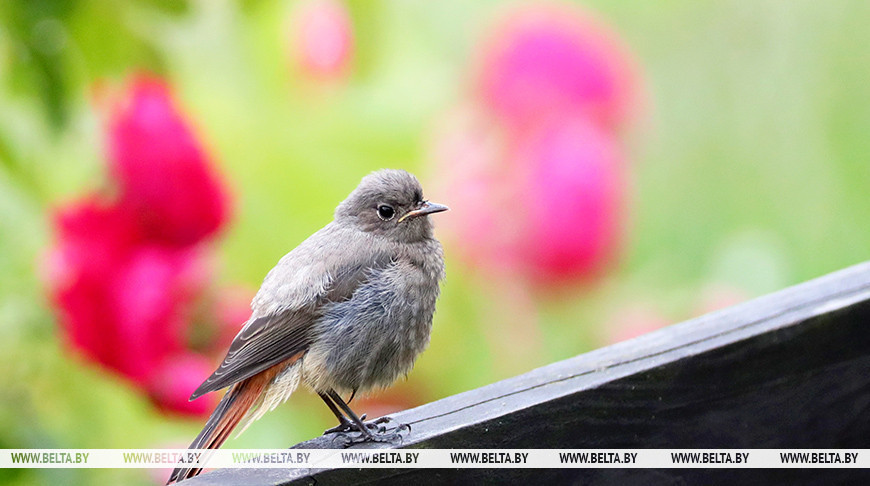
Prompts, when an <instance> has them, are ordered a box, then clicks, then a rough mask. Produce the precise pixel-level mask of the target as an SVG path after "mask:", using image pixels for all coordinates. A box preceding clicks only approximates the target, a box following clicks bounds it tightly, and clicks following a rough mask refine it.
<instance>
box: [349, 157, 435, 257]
mask: <svg viewBox="0 0 870 486" xmlns="http://www.w3.org/2000/svg"><path fill="white" fill-rule="evenodd" d="M446 210H447V206H444V205H442V204H437V203H433V202H430V201H427V200H425V199H424V198H423V189H422V188H421V187H420V182H419V181H418V180H417V178H416V177H414V176H413V175H411V174H409V173H408V172H405V171H403V170H393V169H385V170H379V171H377V172H372V173H371V174H369V175H367V176H365V177H363V179H362V181H360V183H359V186H357V188H356V189H354V190H353V192H351V193H350V196H348V197H347V199H345V200H344V201H342V202H341V204H339V205H338V207H337V208H336V209H335V221H336V222H337V223H339V224H353V225H355V226H356V227H358V228H359V229H361V230H363V231H367V232H372V233H375V234H381V235H384V236H386V237H388V238H391V239H394V240H397V241H402V242H413V241H419V240H421V239H423V238H428V237H431V236H432V223H431V222H430V221H429V218H428V217H427V216H428V215H430V214H432V213H438V212H441V211H446Z"/></svg>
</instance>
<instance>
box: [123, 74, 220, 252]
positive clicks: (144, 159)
mask: <svg viewBox="0 0 870 486" xmlns="http://www.w3.org/2000/svg"><path fill="white" fill-rule="evenodd" d="M108 128H109V130H108V131H109V133H108V142H109V150H108V152H109V159H110V167H111V169H112V172H113V174H114V176H115V177H116V180H117V182H118V184H119V186H120V200H119V204H120V205H121V206H124V207H125V208H126V210H127V211H129V212H130V213H131V214H132V215H134V217H135V218H136V219H137V220H138V225H139V226H140V228H141V230H142V232H143V234H144V236H145V237H146V238H148V239H149V240H151V241H154V242H159V243H164V244H168V245H175V246H185V245H190V244H193V243H195V242H197V241H200V240H201V239H203V238H205V237H207V236H210V235H212V234H213V233H214V232H215V231H217V230H218V228H219V227H220V226H221V225H222V224H223V223H224V222H225V221H226V220H227V219H228V217H229V214H228V213H229V197H228V195H227V193H226V191H225V190H224V188H223V186H222V184H221V181H220V179H219V177H218V175H217V173H216V172H215V170H214V169H213V167H212V162H211V161H210V160H209V158H208V156H207V154H206V153H205V151H204V150H203V148H202V146H201V144H200V143H199V142H198V141H197V140H196V138H195V137H194V134H193V133H192V131H191V129H190V127H189V124H188V123H187V122H186V121H185V120H184V118H183V117H182V115H181V114H180V113H179V111H178V109H177V107H176V105H175V102H174V101H173V100H172V97H171V95H170V92H169V89H168V87H167V86H166V85H165V84H164V83H163V82H161V81H158V80H156V79H152V78H147V77H138V78H136V79H134V80H133V82H132V83H131V84H130V86H129V92H128V94H127V99H126V100H125V102H124V103H122V105H121V106H120V107H119V108H118V109H117V110H116V111H115V112H114V113H113V114H112V116H111V120H110V123H109V127H108Z"/></svg>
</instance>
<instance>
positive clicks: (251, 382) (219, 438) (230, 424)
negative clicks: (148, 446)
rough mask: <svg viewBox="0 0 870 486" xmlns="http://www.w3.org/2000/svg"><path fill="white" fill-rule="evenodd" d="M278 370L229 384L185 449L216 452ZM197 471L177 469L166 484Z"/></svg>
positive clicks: (263, 372)
mask: <svg viewBox="0 0 870 486" xmlns="http://www.w3.org/2000/svg"><path fill="white" fill-rule="evenodd" d="M280 368H281V367H273V368H270V369H267V370H265V371H262V372H260V373H258V374H256V375H254V376H252V377H250V378H247V379H245V380H243V381H240V382H238V383H236V384H234V385H232V386H231V387H230V389H229V390H228V391H227V393H226V394H225V395H224V397H223V399H221V401H220V403H219V404H218V406H217V408H215V410H214V412H212V414H211V417H209V418H208V421H207V422H206V423H205V427H203V429H202V431H201V432H200V433H199V435H197V436H196V439H194V440H193V443H191V444H190V447H188V449H217V448H218V447H220V446H221V445H222V444H223V443H224V442H225V441H226V440H227V438H229V436H230V433H231V432H232V431H233V429H234V428H236V425H238V424H239V421H241V420H242V418H243V417H244V416H245V415H246V414H247V413H248V411H249V410H250V409H251V407H252V406H254V405H255V404H257V403H258V401H259V400H261V398H262V396H263V393H264V392H265V391H266V389H267V388H268V387H269V384H270V383H271V381H272V379H273V378H275V376H276V375H277V374H278V371H279V369H280ZM200 471H202V469H201V468H191V467H177V468H175V469H174V470H173V471H172V475H171V476H169V481H167V482H166V484H167V485H169V484H173V483H175V482H178V481H182V480H185V479H188V478H192V477H194V476H196V475H197V474H199V473H200Z"/></svg>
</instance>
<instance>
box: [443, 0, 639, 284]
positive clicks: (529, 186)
mask: <svg viewBox="0 0 870 486" xmlns="http://www.w3.org/2000/svg"><path fill="white" fill-rule="evenodd" d="M476 61H477V62H478V66H477V67H476V69H475V73H476V76H475V77H474V85H473V89H472V95H473V97H472V99H471V104H470V108H466V109H464V110H462V111H460V112H459V113H466V114H465V115H462V116H456V115H455V114H451V115H450V118H448V122H447V123H445V127H442V129H441V131H440V132H438V133H436V140H435V143H434V145H433V146H434V147H435V150H434V158H435V161H436V163H437V164H438V165H437V174H438V175H437V178H436V180H437V181H438V184H437V186H436V187H438V189H437V190H439V191H440V192H439V194H442V196H439V197H442V198H443V199H444V200H445V202H446V203H447V204H449V205H450V206H451V208H452V209H453V211H452V213H451V214H452V216H451V217H450V218H447V219H446V220H445V221H444V224H445V228H444V229H445V230H446V232H447V239H448V240H450V241H453V242H454V243H455V246H456V247H457V250H458V251H459V252H460V254H461V255H462V256H464V257H465V258H466V260H467V261H468V262H469V263H470V264H471V265H472V266H474V267H476V268H478V269H482V270H484V271H486V272H490V273H493V272H495V273H505V272H507V273H510V274H512V275H513V276H518V277H522V278H523V279H524V280H525V281H527V282H529V283H533V284H535V285H537V286H540V287H547V286H550V285H564V284H567V283H570V282H577V281H582V280H586V279H589V278H592V277H595V276H597V275H600V274H601V273H602V271H603V270H605V269H606V268H607V267H608V264H609V263H610V262H611V261H612V260H613V259H614V256H615V255H616V250H617V249H618V248H619V239H620V236H621V234H622V232H623V224H624V223H623V222H624V214H623V205H624V202H623V200H624V198H625V192H626V173H625V170H626V160H625V157H624V155H623V148H622V142H621V134H620V130H621V128H622V127H623V126H624V125H625V124H626V122H628V121H629V120H630V118H632V116H633V115H634V113H635V110H636V105H637V102H638V98H639V96H638V94H639V81H638V79H639V78H638V76H637V74H636V68H635V66H634V63H633V61H632V60H631V58H630V57H629V56H628V55H627V54H626V51H625V49H624V48H623V47H622V44H621V43H620V42H619V40H618V39H617V37H616V36H615V35H614V34H613V33H611V32H610V31H609V30H608V29H606V28H605V27H604V26H603V25H601V24H599V23H598V22H596V21H594V20H592V18H591V16H590V15H589V14H587V13H585V12H584V11H581V10H578V9H577V8H574V7H569V6H561V5H541V4H538V3H536V4H530V5H528V6H525V7H522V8H520V9H517V10H515V11H513V13H512V14H511V15H509V16H507V17H506V20H505V21H504V22H502V23H501V24H500V26H499V27H498V28H497V29H496V30H495V35H494V37H493V38H492V39H491V40H490V41H489V42H487V43H485V47H484V49H483V50H482V53H481V55H480V56H479V57H478V58H477V59H476ZM454 118H455V119H454Z"/></svg>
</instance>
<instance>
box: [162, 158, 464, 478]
mask: <svg viewBox="0 0 870 486" xmlns="http://www.w3.org/2000/svg"><path fill="white" fill-rule="evenodd" d="M446 210H447V207H446V206H443V205H441V204H436V203H433V202H429V201H426V200H425V199H423V191H422V189H421V187H420V183H419V182H418V181H417V178H415V177H414V176H413V175H411V174H409V173H407V172H405V171H401V170H381V171H378V172H374V173H372V174H369V175H368V176H366V177H364V178H363V179H362V181H361V182H360V184H359V186H358V187H357V188H356V189H355V190H354V191H353V192H352V193H351V194H350V196H348V197H347V199H345V200H344V201H342V203H341V204H339V205H338V207H337V208H336V209H335V219H334V221H332V222H331V223H329V224H327V225H326V226H325V227H323V228H322V229H321V230H319V231H318V232H316V233H314V234H313V235H311V236H310V237H309V238H308V239H306V240H305V241H303V242H302V243H301V244H300V245H299V246H297V247H296V248H294V249H293V250H292V251H291V252H290V253H288V254H287V255H285V256H284V257H283V258H281V260H280V261H279V262H278V264H277V265H276V266H275V268H273V269H272V270H271V271H270V272H269V274H268V275H266V278H265V280H264V281H263V285H262V287H260V290H259V292H257V295H256V296H255V297H254V300H253V302H252V303H251V308H252V310H253V313H252V315H251V318H250V319H249V320H248V322H247V323H245V325H244V327H242V329H241V331H239V334H238V335H237V336H236V337H235V339H233V342H232V344H231V345H230V349H229V351H228V352H227V355H226V357H225V358H224V360H223V363H221V365H220V366H219V367H218V369H217V370H215V372H214V373H212V375H211V376H209V377H208V379H206V380H205V382H203V383H202V385H200V386H199V388H197V389H196V391H194V392H193V395H191V397H190V399H191V400H194V399H196V398H198V397H200V396H202V395H204V394H206V393H209V392H212V391H215V390H220V389H221V388H224V387H227V386H228V387H229V390H228V391H227V393H226V394H225V395H224V397H223V399H222V400H221V402H220V403H219V404H218V406H217V408H216V409H215V411H214V412H213V413H212V415H211V417H209V419H208V421H207V422H206V424H205V427H204V428H203V429H202V432H200V433H199V435H198V436H197V437H196V439H195V440H194V441H193V443H192V444H191V445H190V448H191V449H216V448H218V447H220V446H221V444H223V443H224V441H225V440H226V439H227V437H228V436H229V434H230V432H231V431H232V430H233V429H234V428H235V427H236V426H237V425H238V424H240V423H242V424H243V425H242V429H241V430H242V431H244V429H245V428H246V427H247V426H248V425H250V424H251V423H252V422H253V421H255V420H257V419H258V418H260V417H261V416H263V414H265V413H266V412H267V411H269V410H272V409H274V408H275V407H276V406H278V405H279V404H281V403H283V402H284V401H286V400H287V398H289V397H290V394H292V393H293V391H294V390H296V388H297V386H298V385H299V383H304V384H305V385H307V386H308V387H310V388H311V389H312V390H314V391H315V392H316V393H317V394H318V395H320V397H321V398H322V399H323V401H324V402H326V404H327V405H328V406H329V409H330V410H331V411H332V413H333V414H335V416H336V418H338V420H339V422H340V424H339V426H338V427H336V428H335V429H333V430H339V431H358V432H359V433H360V437H363V438H365V439H368V440H384V437H389V434H387V433H385V432H384V431H383V430H382V429H379V428H377V427H373V426H372V423H369V424H366V423H364V422H363V421H362V419H360V418H359V417H358V416H357V415H356V414H354V412H353V411H352V410H351V409H350V407H349V406H348V405H347V403H345V401H344V400H343V399H342V397H341V395H340V394H342V393H344V394H347V393H350V394H351V398H352V397H353V394H356V393H358V392H367V391H371V390H375V389H379V388H384V387H387V386H389V385H390V384H392V383H393V382H394V381H395V380H396V379H397V378H398V377H399V376H401V375H404V374H407V373H408V372H410V370H411V368H412V367H413V365H414V361H415V360H416V358H417V355H419V354H420V352H421V351H423V349H424V348H425V347H426V345H427V344H428V343H429V333H430V330H431V328H432V314H433V313H434V312H435V300H436V299H437V298H438V294H439V284H440V282H441V280H442V279H443V278H444V257H443V252H442V249H441V244H440V243H439V242H438V240H436V239H435V238H434V236H433V235H432V223H431V222H430V221H429V218H428V217H427V216H428V215H429V214H432V213H437V212H441V211H446ZM363 418H365V416H363ZM199 472H200V470H199V469H195V468H184V467H179V468H176V469H175V470H174V471H173V472H172V475H171V476H170V478H169V482H168V483H167V484H171V483H174V482H176V481H181V480H183V479H187V478H190V477H193V476H196V475H197V474H199Z"/></svg>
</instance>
